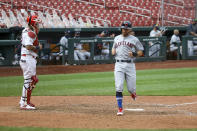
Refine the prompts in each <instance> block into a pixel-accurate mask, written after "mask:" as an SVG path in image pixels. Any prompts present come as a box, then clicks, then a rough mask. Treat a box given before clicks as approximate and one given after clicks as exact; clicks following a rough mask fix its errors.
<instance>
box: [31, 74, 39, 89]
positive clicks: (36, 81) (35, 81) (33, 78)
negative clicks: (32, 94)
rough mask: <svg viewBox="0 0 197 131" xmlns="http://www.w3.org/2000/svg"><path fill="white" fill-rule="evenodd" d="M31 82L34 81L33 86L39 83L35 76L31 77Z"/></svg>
mask: <svg viewBox="0 0 197 131" xmlns="http://www.w3.org/2000/svg"><path fill="white" fill-rule="evenodd" d="M31 80H32V82H31V85H34V86H35V85H36V84H37V83H38V81H39V80H38V77H37V76H36V75H35V76H32V77H31Z"/></svg>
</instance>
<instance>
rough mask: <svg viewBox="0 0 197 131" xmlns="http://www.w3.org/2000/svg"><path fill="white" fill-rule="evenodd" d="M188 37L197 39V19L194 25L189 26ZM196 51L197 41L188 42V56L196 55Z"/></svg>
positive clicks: (193, 22) (193, 21)
mask: <svg viewBox="0 0 197 131" xmlns="http://www.w3.org/2000/svg"><path fill="white" fill-rule="evenodd" d="M186 35H187V36H193V37H197V19H193V20H192V23H191V24H189V26H188V28H187V33H186ZM195 51H197V41H196V40H195V41H191V40H188V55H189V56H192V55H195Z"/></svg>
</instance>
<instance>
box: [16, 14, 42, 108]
mask: <svg viewBox="0 0 197 131" xmlns="http://www.w3.org/2000/svg"><path fill="white" fill-rule="evenodd" d="M27 23H28V28H25V29H24V30H23V31H22V38H21V44H22V47H21V59H20V67H21V69H22V71H23V77H24V85H23V89H22V96H21V100H20V102H19V104H20V109H22V110H35V109H36V107H35V105H34V104H32V103H31V93H32V91H33V89H34V88H35V87H36V83H38V78H37V76H36V63H37V60H36V58H37V56H38V55H37V53H38V51H39V50H40V49H42V45H40V43H39V42H38V37H37V35H38V32H39V23H41V20H39V19H38V17H37V16H36V15H33V16H29V17H28V18H27Z"/></svg>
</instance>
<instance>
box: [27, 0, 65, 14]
mask: <svg viewBox="0 0 197 131" xmlns="http://www.w3.org/2000/svg"><path fill="white" fill-rule="evenodd" d="M27 5H33V6H37V7H41V8H43V13H44V11H45V9H51V10H55V11H58V12H60V13H61V11H62V10H58V9H55V8H52V7H48V6H44V5H37V4H34V3H32V2H28V3H27ZM27 10H30V9H28V6H27Z"/></svg>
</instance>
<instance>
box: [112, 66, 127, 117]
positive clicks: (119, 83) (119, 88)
mask: <svg viewBox="0 0 197 131" xmlns="http://www.w3.org/2000/svg"><path fill="white" fill-rule="evenodd" d="M114 76H115V87H116V100H117V105H118V109H119V110H118V113H117V115H123V106H122V100H123V94H122V92H123V88H124V80H125V74H124V72H122V71H116V70H115V72H114Z"/></svg>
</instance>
